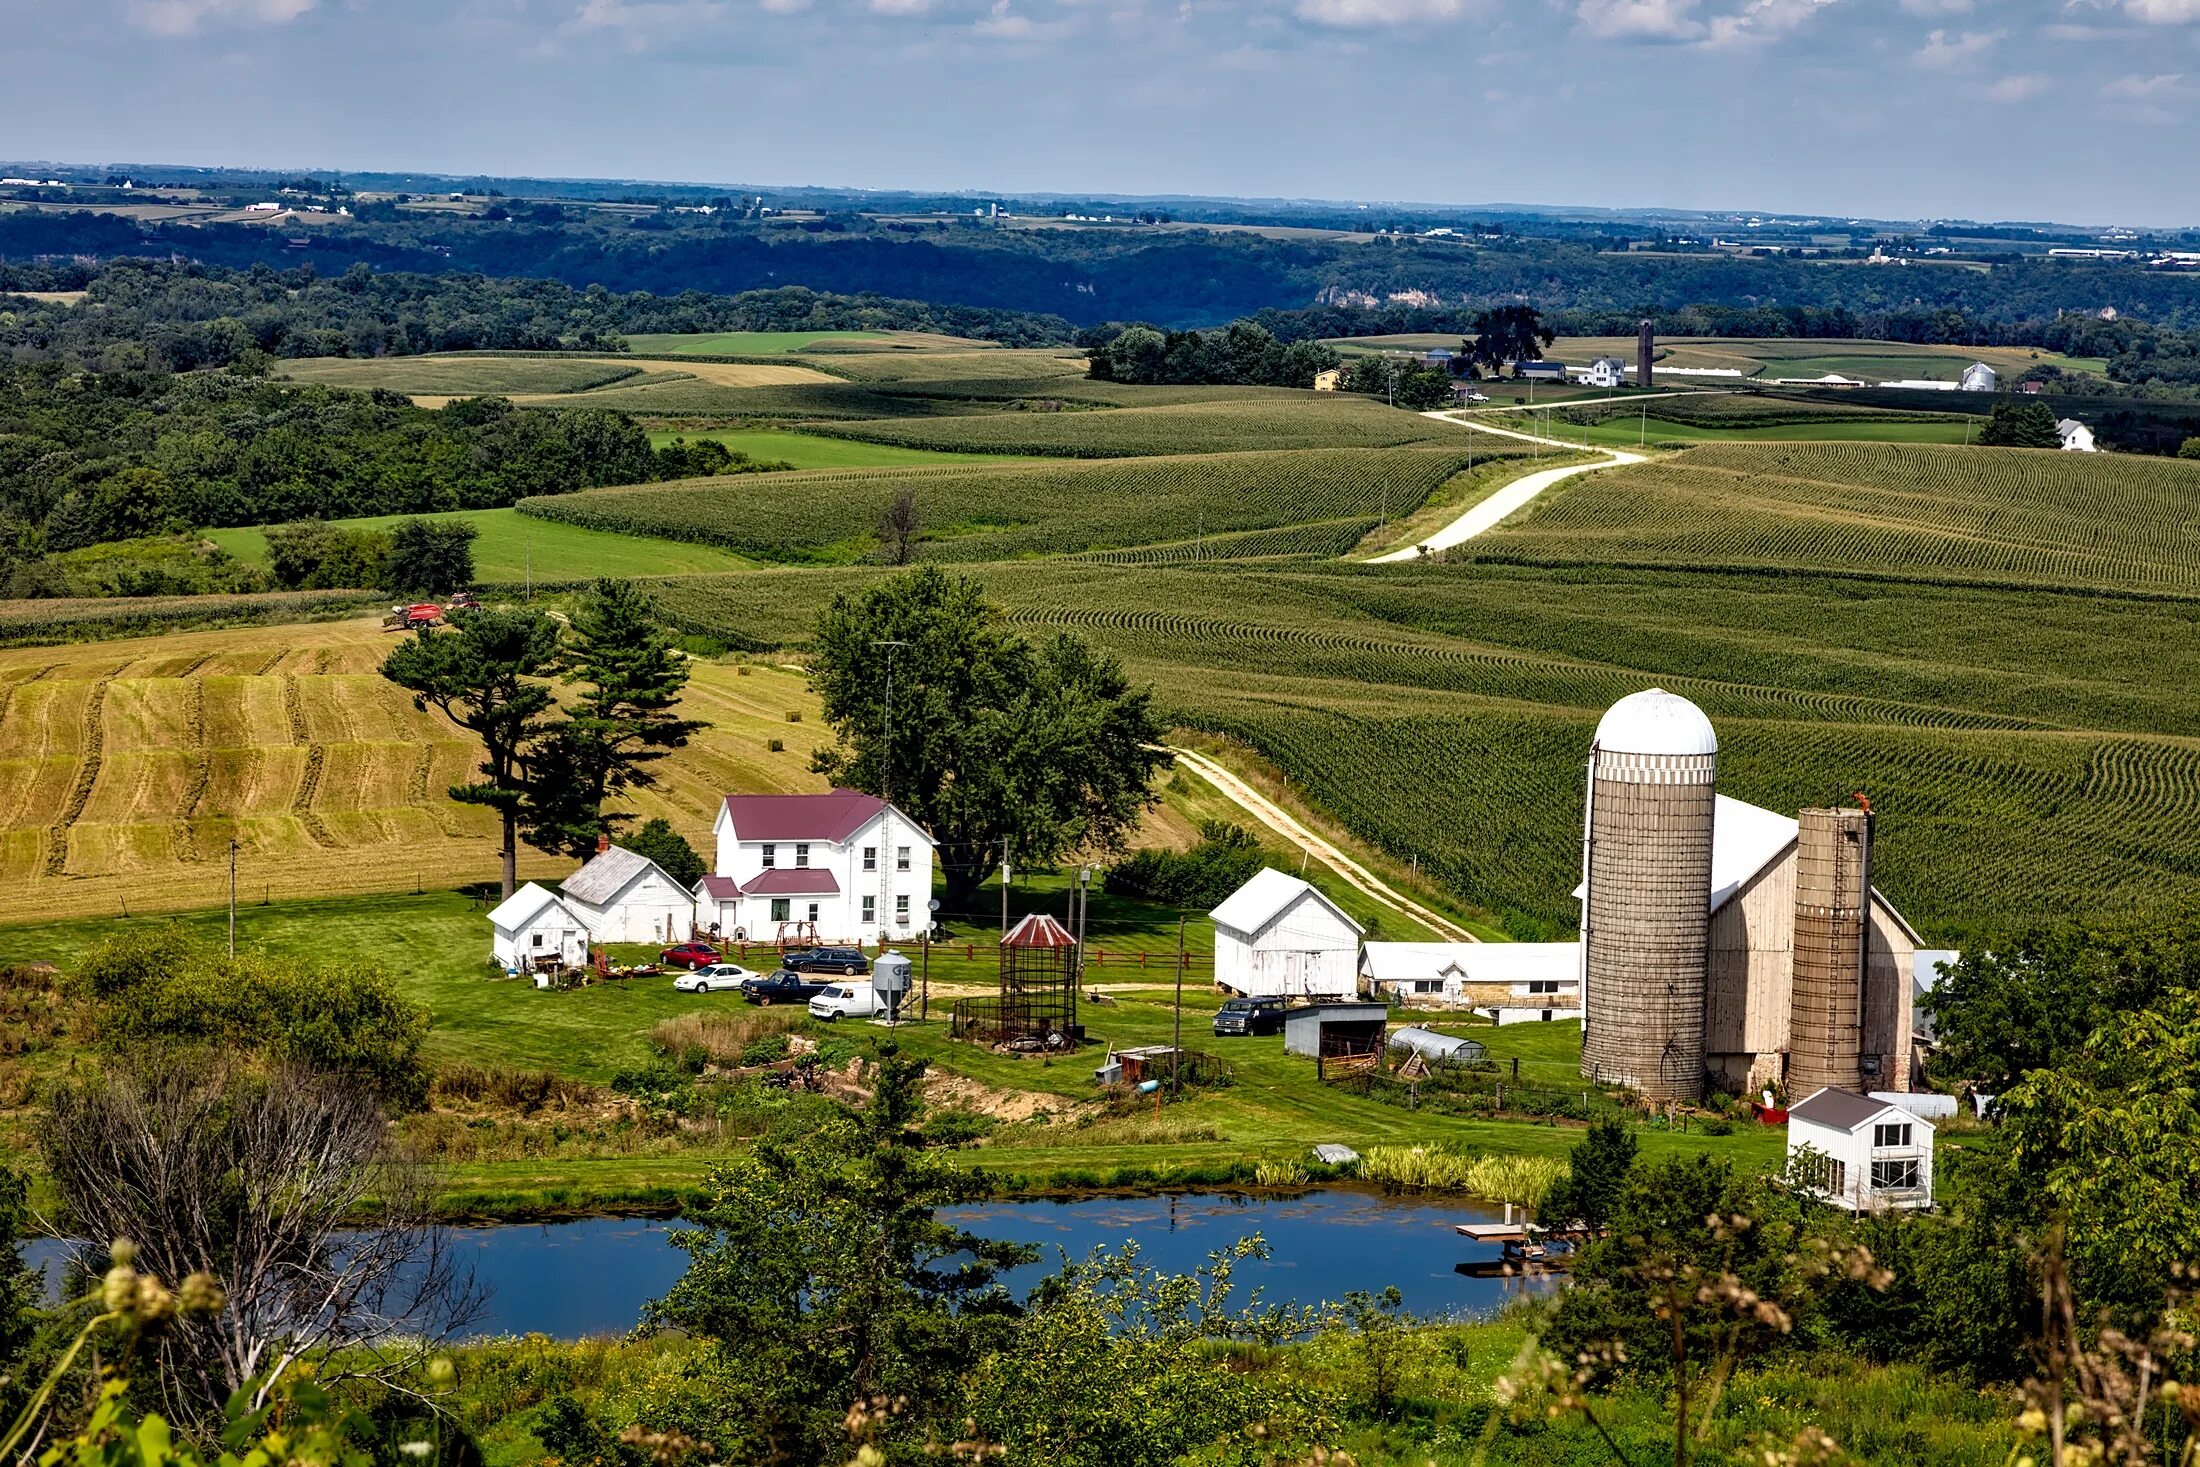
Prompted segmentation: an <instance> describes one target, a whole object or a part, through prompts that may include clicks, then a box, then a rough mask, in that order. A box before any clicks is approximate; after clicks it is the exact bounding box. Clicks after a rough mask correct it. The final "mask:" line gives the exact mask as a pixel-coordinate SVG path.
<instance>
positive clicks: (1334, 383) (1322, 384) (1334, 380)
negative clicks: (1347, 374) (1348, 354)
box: [1314, 367, 1344, 392]
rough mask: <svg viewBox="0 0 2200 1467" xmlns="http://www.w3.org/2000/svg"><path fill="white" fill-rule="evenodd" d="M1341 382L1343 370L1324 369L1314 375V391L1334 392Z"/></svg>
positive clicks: (1342, 380)
mask: <svg viewBox="0 0 2200 1467" xmlns="http://www.w3.org/2000/svg"><path fill="white" fill-rule="evenodd" d="M1343 382H1344V369H1343V368H1342V367H1324V368H1323V369H1322V370H1321V371H1319V372H1316V373H1315V374H1314V390H1315V391H1316V392H1335V391H1336V390H1337V388H1338V387H1339V386H1340V385H1342V384H1343Z"/></svg>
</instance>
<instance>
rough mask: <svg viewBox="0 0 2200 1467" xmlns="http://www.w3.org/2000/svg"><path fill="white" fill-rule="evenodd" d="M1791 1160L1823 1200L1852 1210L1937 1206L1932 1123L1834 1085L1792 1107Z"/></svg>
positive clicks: (1788, 1153)
mask: <svg viewBox="0 0 2200 1467" xmlns="http://www.w3.org/2000/svg"><path fill="white" fill-rule="evenodd" d="M1787 1155H1788V1165H1789V1166H1790V1167H1791V1168H1796V1169H1799V1170H1800V1171H1801V1172H1802V1174H1803V1177H1804V1180H1805V1181H1806V1182H1808V1183H1809V1185H1810V1186H1811V1187H1812V1188H1813V1189H1815V1190H1816V1192H1817V1193H1818V1196H1819V1197H1820V1199H1821V1200H1823V1201H1826V1202H1830V1203H1832V1204H1833V1205H1834V1206H1835V1207H1841V1208H1846V1209H1847V1210H1848V1211H1850V1212H1883V1211H1890V1210H1901V1211H1923V1210H1925V1209H1927V1208H1930V1207H1931V1206H1932V1205H1933V1123H1932V1122H1931V1121H1929V1120H1926V1119H1925V1118H1924V1117H1923V1116H1921V1115H1917V1114H1915V1113H1914V1112H1912V1111H1909V1110H1905V1109H1904V1108H1902V1107H1901V1106H1899V1105H1894V1104H1891V1103H1890V1102H1888V1101H1885V1100H1880V1099H1876V1098H1874V1097H1872V1096H1868V1095H1858V1094H1856V1093H1855V1092H1853V1091H1849V1090H1836V1089H1833V1088H1832V1087H1831V1086H1827V1087H1824V1088H1821V1089H1818V1090H1814V1091H1812V1092H1811V1093H1810V1094H1809V1095H1808V1096H1806V1097H1804V1098H1803V1099H1802V1100H1800V1101H1798V1102H1796V1103H1795V1104H1794V1105H1791V1106H1789V1107H1788V1143H1787Z"/></svg>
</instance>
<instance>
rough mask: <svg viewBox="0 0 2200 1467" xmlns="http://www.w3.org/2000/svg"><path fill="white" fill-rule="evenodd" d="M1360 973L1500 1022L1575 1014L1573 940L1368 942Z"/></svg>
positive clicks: (1576, 947)
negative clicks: (1471, 1010) (1485, 1015)
mask: <svg viewBox="0 0 2200 1467" xmlns="http://www.w3.org/2000/svg"><path fill="white" fill-rule="evenodd" d="M1360 974H1361V976H1362V977H1364V978H1366V979H1367V984H1368V991H1369V992H1370V993H1375V994H1380V995H1383V996H1386V997H1395V998H1397V999H1398V1000H1399V1001H1400V1002H1401V1003H1410V1004H1420V1005H1429V1006H1435V1007H1444V1008H1464V1009H1473V1010H1474V1011H1476V1012H1477V1013H1482V1014H1487V1015H1488V1016H1490V1017H1491V1018H1493V1019H1495V1020H1497V1022H1498V1023H1500V1024H1520V1023H1530V1022H1541V1021H1548V1020H1551V1019H1575V1018H1579V1017H1580V1016H1581V944H1579V943H1577V942H1371V943H1369V944H1367V946H1366V947H1364V948H1363V949H1361V952H1360Z"/></svg>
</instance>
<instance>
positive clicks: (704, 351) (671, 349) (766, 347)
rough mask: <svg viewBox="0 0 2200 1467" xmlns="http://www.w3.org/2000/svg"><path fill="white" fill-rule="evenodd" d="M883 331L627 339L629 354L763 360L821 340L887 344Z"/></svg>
mask: <svg viewBox="0 0 2200 1467" xmlns="http://www.w3.org/2000/svg"><path fill="white" fill-rule="evenodd" d="M889 334H890V333H888V332H884V331H663V332H648V333H644V334H643V335H640V336H629V337H627V339H626V345H627V349H628V350H629V351H633V352H637V353H642V354H645V355H655V356H675V357H688V356H694V357H761V356H774V355H777V354H779V353H781V352H790V351H800V350H802V348H804V347H806V346H808V345H810V344H811V343H812V342H818V341H885V340H887V339H888V336H889Z"/></svg>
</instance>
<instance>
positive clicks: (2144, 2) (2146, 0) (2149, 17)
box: [2124, 0, 2200, 25]
mask: <svg viewBox="0 0 2200 1467" xmlns="http://www.w3.org/2000/svg"><path fill="white" fill-rule="evenodd" d="M2124 14H2126V15H2128V16H2130V17H2131V18H2132V19H2133V20H2137V21H2143V22H2145V23H2146V24H2148V25H2186V24H2189V23H2190V22H2192V21H2196V20H2200V0H2124Z"/></svg>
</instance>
